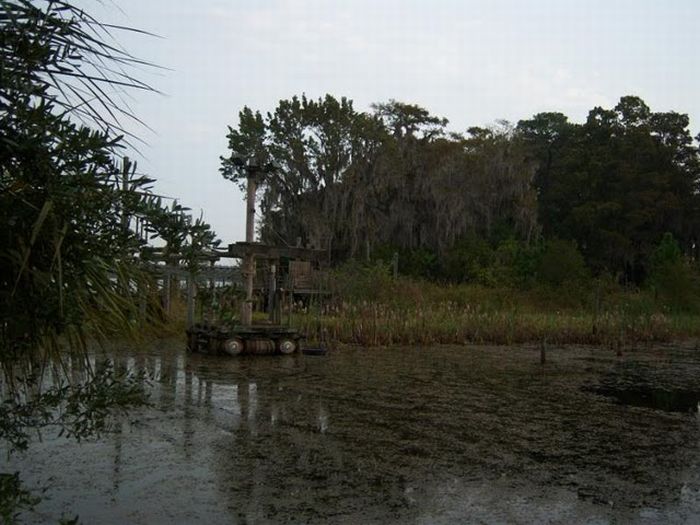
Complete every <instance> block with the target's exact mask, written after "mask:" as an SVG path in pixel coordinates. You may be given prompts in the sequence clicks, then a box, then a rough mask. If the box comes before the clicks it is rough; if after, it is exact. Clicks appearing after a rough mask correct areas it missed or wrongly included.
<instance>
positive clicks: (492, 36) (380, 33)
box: [79, 0, 700, 243]
mask: <svg viewBox="0 0 700 525" xmlns="http://www.w3.org/2000/svg"><path fill="white" fill-rule="evenodd" d="M79 4H81V5H84V6H85V8H86V9H87V10H88V11H90V12H91V13H93V14H96V15H97V17H98V18H99V19H101V20H102V21H104V22H111V23H117V24H124V25H129V26H131V27H136V28H139V29H143V30H146V31H150V32H153V33H156V34H158V35H160V36H161V37H162V38H152V37H145V36H137V35H133V34H122V35H119V40H120V42H122V43H123V44H124V46H125V47H127V49H128V50H129V51H131V52H132V53H133V54H135V55H136V56H138V57H139V58H144V59H147V60H150V61H152V62H155V63H157V64H159V65H161V66H164V67H167V68H169V71H161V72H159V73H157V74H156V73H155V72H153V71H143V72H141V75H140V76H141V78H142V79H144V80H146V81H148V82H149V83H151V84H152V85H154V87H156V88H157V89H159V90H160V91H162V92H164V93H165V94H164V95H163V96H161V95H154V94H148V95H144V96H141V95H138V96H137V97H136V99H135V101H134V104H133V106H134V108H135V111H136V112H137V113H138V114H139V116H140V117H141V118H142V119H143V120H144V121H145V122H146V123H147V124H148V125H149V126H150V127H151V128H152V129H153V132H149V131H147V130H141V131H140V132H139V134H140V136H141V137H143V138H144V139H145V140H146V141H147V142H148V146H147V147H144V148H143V149H142V154H143V156H142V157H141V158H140V159H139V160H138V162H139V168H140V171H146V172H148V173H149V174H150V175H152V176H154V177H155V178H157V179H158V184H157V186H156V189H157V190H158V191H159V192H161V193H163V194H165V195H168V196H172V197H177V198H179V199H180V202H182V203H183V204H184V205H187V206H189V207H191V208H192V209H193V211H194V212H195V213H196V214H199V213H200V211H203V213H204V217H205V219H206V220H207V221H208V222H210V223H211V224H212V226H213V227H214V229H215V230H216V232H217V233H218V235H219V237H220V238H221V239H223V241H224V243H228V242H233V241H235V240H242V239H243V237H244V231H245V227H244V207H243V201H242V195H241V193H240V192H239V191H238V189H237V188H236V186H235V185H234V184H232V183H231V182H228V181H225V180H224V179H223V178H222V177H221V175H220V174H219V172H218V168H219V156H220V155H223V154H225V153H226V133H227V125H233V126H235V125H236V124H237V115H238V111H239V110H240V109H241V108H242V107H243V106H244V105H248V106H250V107H251V108H253V109H259V110H261V111H263V112H266V111H270V110H272V109H274V107H275V106H276V104H277V102H278V101H279V100H280V99H282V98H289V97H291V96H292V95H295V94H297V95H300V94H302V93H306V95H307V96H309V97H313V98H316V97H319V96H322V95H324V94H325V93H330V94H332V95H334V96H336V97H341V96H347V97H348V98H351V99H352V100H353V101H354V102H355V108H356V109H358V110H366V109H368V108H369V105H370V104H371V103H373V102H381V101H387V100H389V99H391V98H393V99H397V100H400V101H402V102H410V103H416V104H419V105H421V106H423V107H425V108H427V109H428V110H429V111H431V112H432V113H434V114H436V115H438V116H441V117H446V118H448V119H449V121H450V124H449V127H450V129H451V130H455V131H464V130H466V128H468V127H470V126H474V125H481V126H483V125H488V124H490V123H493V122H494V121H495V120H497V119H507V120H510V121H513V122H517V121H518V120H519V119H521V118H528V117H530V116H532V115H533V114H535V113H537V112H540V111H561V112H563V113H565V114H566V115H568V116H569V117H570V118H571V119H572V120H574V121H581V120H583V119H584V118H585V116H586V114H587V112H588V110H590V109H591V108H592V107H594V106H596V105H601V106H603V107H607V108H609V107H612V106H614V105H615V104H616V102H617V100H618V99H619V97H620V96H622V95H627V94H634V95H638V96H641V97H642V98H643V99H644V100H645V101H646V102H647V104H649V106H650V107H651V109H652V110H654V111H668V110H675V111H679V112H683V113H688V114H689V115H690V119H691V129H692V130H693V133H694V134H697V132H698V131H699V130H700V31H698V29H697V24H698V22H699V21H700V1H699V0H676V1H673V0H667V1H662V0H618V1H616V0H600V1H598V0H585V1H584V0H579V1H574V0H570V1H567V0H528V1H525V0H522V1H516V0H509V1H508V0H482V1H467V0H401V1H399V0H366V1H365V0H356V1H355V0H346V1H340V0H335V1H330V0H326V1H321V0H257V1H254V0H250V1H243V0H228V1H225V0H199V1H192V0H189V1H185V0H114V1H112V0H104V1H103V2H102V3H101V4H98V3H95V2H94V1H90V0H82V2H79Z"/></svg>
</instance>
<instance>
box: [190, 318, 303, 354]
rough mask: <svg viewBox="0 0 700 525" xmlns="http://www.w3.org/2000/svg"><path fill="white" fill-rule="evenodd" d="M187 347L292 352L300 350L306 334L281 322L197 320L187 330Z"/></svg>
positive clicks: (235, 351)
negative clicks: (243, 322)
mask: <svg viewBox="0 0 700 525" xmlns="http://www.w3.org/2000/svg"><path fill="white" fill-rule="evenodd" d="M185 332H186V334H187V349H188V350H189V351H191V352H197V353H202V354H213V355H217V354H223V355H231V356H237V355H242V354H293V353H295V352H300V351H301V342H302V340H303V339H304V335H303V334H301V333H300V332H299V331H298V330H296V329H294V328H290V327H288V326H280V325H252V326H242V325H227V324H211V323H195V324H194V325H193V326H192V327H191V328H188V329H187V330H186V331H185Z"/></svg>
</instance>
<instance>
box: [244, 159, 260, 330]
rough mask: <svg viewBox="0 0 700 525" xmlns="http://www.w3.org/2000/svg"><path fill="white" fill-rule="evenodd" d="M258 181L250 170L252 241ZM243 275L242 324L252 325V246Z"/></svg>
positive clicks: (249, 233)
mask: <svg viewBox="0 0 700 525" xmlns="http://www.w3.org/2000/svg"><path fill="white" fill-rule="evenodd" d="M256 190H257V181H256V180H255V173H254V172H251V171H249V172H248V177H247V188H246V219H245V241H246V242H247V243H252V242H253V241H254V240H255V192H256ZM243 277H244V278H245V301H244V302H243V305H242V307H241V324H242V325H244V326H250V325H251V324H252V323H253V280H254V278H255V254H254V252H253V250H252V248H250V247H249V248H248V250H247V251H246V254H245V258H244V259H243Z"/></svg>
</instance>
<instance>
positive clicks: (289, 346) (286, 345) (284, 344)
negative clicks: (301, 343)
mask: <svg viewBox="0 0 700 525" xmlns="http://www.w3.org/2000/svg"><path fill="white" fill-rule="evenodd" d="M277 348H278V350H279V351H280V353H281V354H293V353H294V351H295V350H296V349H297V345H296V343H295V342H294V341H293V340H292V339H280V340H279V343H278V344H277Z"/></svg>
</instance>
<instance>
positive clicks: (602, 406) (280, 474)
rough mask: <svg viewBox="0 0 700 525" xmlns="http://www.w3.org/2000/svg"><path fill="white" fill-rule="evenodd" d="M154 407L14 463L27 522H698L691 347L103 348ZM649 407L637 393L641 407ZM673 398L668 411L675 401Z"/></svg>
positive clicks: (697, 428) (699, 386) (696, 383)
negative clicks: (283, 351) (27, 507)
mask: <svg viewBox="0 0 700 525" xmlns="http://www.w3.org/2000/svg"><path fill="white" fill-rule="evenodd" d="M110 356H111V358H112V359H114V360H115V363H116V365H117V366H121V367H128V368H133V369H145V370H146V371H147V372H148V374H149V375H150V376H151V377H153V378H154V379H153V381H152V385H151V387H150V392H151V403H152V405H151V406H150V407H148V408H143V409H140V410H138V411H135V412H132V413H130V414H129V415H128V417H124V418H122V419H120V420H119V421H118V423H117V425H116V427H115V431H114V432H113V433H111V434H109V435H105V436H103V437H102V438H101V439H99V440H94V441H91V442H86V443H81V444H76V443H74V442H72V441H70V440H66V439H63V438H58V437H56V436H52V435H44V436H43V440H42V442H40V443H36V444H35V445H34V446H32V447H31V448H30V452H29V453H28V454H27V455H26V456H24V457H17V458H14V459H13V460H12V465H11V467H14V468H16V469H19V470H21V471H22V475H23V478H24V480H25V481H26V482H27V484H28V485H29V486H30V487H32V488H34V489H36V490H38V491H39V490H42V489H47V490H46V492H45V495H44V500H43V502H42V503H41V504H40V505H39V506H38V507H37V509H36V512H35V513H34V514H31V515H25V516H24V518H25V519H26V520H27V521H30V522H55V521H56V520H57V518H59V517H60V516H61V515H66V516H68V515H71V516H72V515H75V514H78V515H79V516H80V519H81V521H82V522H84V523H149V524H150V523H192V522H206V523H426V524H428V523H464V522H477V523H478V522H487V523H492V522H509V523H532V522H554V523H617V522H639V523H657V522H666V523H669V522H670V523H685V522H697V521H699V520H700V446H699V440H700V419H699V418H698V413H697V401H698V392H699V391H700V373H699V372H700V353H699V352H698V351H696V350H694V349H693V348H691V347H689V346H688V347H676V346H668V347H654V348H638V349H630V350H628V351H626V352H625V354H624V355H623V356H622V357H617V356H616V355H615V354H614V353H613V352H610V351H604V350H599V349H593V348H565V349H550V351H549V352H548V354H547V363H546V364H545V365H540V362H539V359H540V356H539V349H538V348H534V347H533V348H528V347H509V348H506V347H499V348H491V347H433V348H393V349H372V350H362V349H342V350H336V351H332V352H331V353H329V354H328V355H327V356H322V357H320V356H303V355H302V356H284V357H281V356H277V357H275V356H270V357H250V358H238V359H236V358H226V357H207V356H197V355H188V354H186V353H185V352H184V351H183V349H182V344H181V343H179V342H174V341H171V342H161V343H158V344H154V345H152V346H150V347H148V348H141V349H129V348H119V349H118V351H117V349H115V351H114V352H111V353H110ZM640 399H641V401H640ZM674 399H677V400H678V402H676V401H674Z"/></svg>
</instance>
